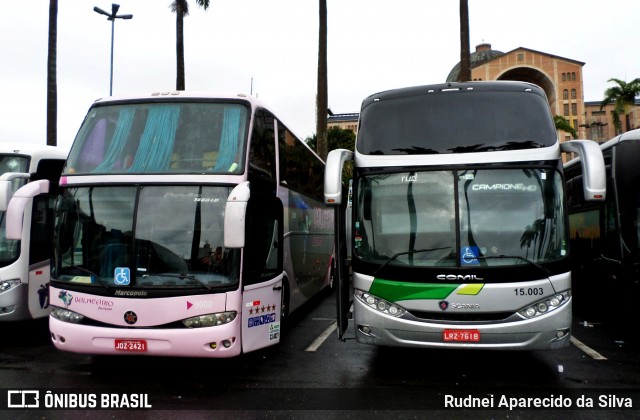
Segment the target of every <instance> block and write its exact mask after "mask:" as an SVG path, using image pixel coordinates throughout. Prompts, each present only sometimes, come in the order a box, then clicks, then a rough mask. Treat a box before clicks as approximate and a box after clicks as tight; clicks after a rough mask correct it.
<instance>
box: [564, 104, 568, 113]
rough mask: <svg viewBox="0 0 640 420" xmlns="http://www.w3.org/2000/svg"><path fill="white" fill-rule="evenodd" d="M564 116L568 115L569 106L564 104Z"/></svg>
mask: <svg viewBox="0 0 640 420" xmlns="http://www.w3.org/2000/svg"><path fill="white" fill-rule="evenodd" d="M563 114H564V115H565V116H566V115H569V104H564V113H563Z"/></svg>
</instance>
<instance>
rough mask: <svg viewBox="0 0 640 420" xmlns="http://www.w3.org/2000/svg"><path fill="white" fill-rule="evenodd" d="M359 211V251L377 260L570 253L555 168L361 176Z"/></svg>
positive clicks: (443, 262)
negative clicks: (568, 251)
mask: <svg viewBox="0 0 640 420" xmlns="http://www.w3.org/2000/svg"><path fill="white" fill-rule="evenodd" d="M356 209H357V213H356V218H355V223H354V231H353V232H354V236H353V238H354V248H355V253H356V255H357V257H359V258H361V259H362V260H365V261H368V262H371V263H375V264H385V263H388V264H389V265H396V266H398V265H400V266H407V265H409V266H416V267H434V266H447V267H464V266H472V265H480V266H485V265H486V266H506V265H519V264H532V263H533V264H540V263H547V262H551V261H554V260H558V259H561V258H564V257H565V256H566V255H567V246H566V239H567V238H566V235H567V232H566V226H565V220H564V216H563V215H564V200H563V187H562V179H561V176H560V175H559V173H558V172H557V171H555V170H546V169H469V170H457V171H416V172H402V173H393V174H379V175H369V176H363V177H362V178H360V181H359V185H358V194H357V206H356ZM457 244H459V246H458V245H457ZM389 259H392V261H388V260H389Z"/></svg>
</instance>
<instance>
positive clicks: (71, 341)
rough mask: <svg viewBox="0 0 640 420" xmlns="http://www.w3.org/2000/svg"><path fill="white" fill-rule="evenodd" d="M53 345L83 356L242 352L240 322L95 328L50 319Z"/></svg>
mask: <svg viewBox="0 0 640 420" xmlns="http://www.w3.org/2000/svg"><path fill="white" fill-rule="evenodd" d="M49 330H50V333H51V341H52V342H53V344H54V345H55V347H56V348H58V349H59V350H64V351H69V352H74V353H84V354H129V355H132V354H138V355H149V356H176V357H216V358H225V357H233V356H237V355H239V354H240V353H241V352H242V346H241V343H240V335H241V333H240V320H239V319H236V320H234V321H232V322H230V323H228V324H225V325H219V326H215V327H204V328H184V329H177V328H172V329H155V328H130V329H128V328H110V327H95V326H87V325H81V324H73V323H70V322H64V321H60V320H58V319H55V318H53V317H51V316H50V317H49Z"/></svg>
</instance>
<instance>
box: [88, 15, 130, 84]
mask: <svg viewBox="0 0 640 420" xmlns="http://www.w3.org/2000/svg"><path fill="white" fill-rule="evenodd" d="M118 9H120V5H119V4H115V3H112V4H111V13H107V12H105V11H104V10H102V9H101V8H99V7H94V8H93V11H94V12H96V13H99V14H101V15H105V16H106V17H107V20H110V21H111V72H110V73H111V75H110V78H109V96H111V95H113V33H114V30H115V22H116V19H131V18H133V15H118V14H117V13H118Z"/></svg>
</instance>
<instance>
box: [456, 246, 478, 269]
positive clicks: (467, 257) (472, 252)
mask: <svg viewBox="0 0 640 420" xmlns="http://www.w3.org/2000/svg"><path fill="white" fill-rule="evenodd" d="M478 254H479V252H478V247H477V246H465V247H462V249H461V250H460V263H461V265H475V264H480V261H478Z"/></svg>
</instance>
